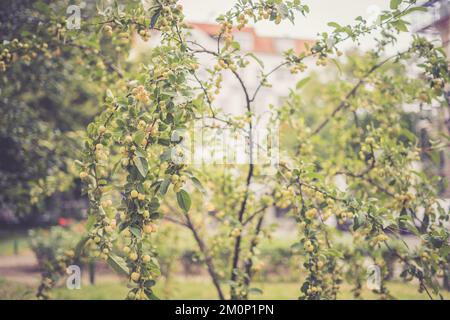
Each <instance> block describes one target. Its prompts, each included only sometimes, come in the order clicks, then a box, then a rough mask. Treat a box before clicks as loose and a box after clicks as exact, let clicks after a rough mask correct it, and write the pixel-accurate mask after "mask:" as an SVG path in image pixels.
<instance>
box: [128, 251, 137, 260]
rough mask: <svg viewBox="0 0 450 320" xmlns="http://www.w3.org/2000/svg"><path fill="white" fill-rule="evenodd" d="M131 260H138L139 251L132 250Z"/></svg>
mask: <svg viewBox="0 0 450 320" xmlns="http://www.w3.org/2000/svg"><path fill="white" fill-rule="evenodd" d="M129 257H130V260H131V261H136V260H137V258H138V255H137V253H136V252H132V253H130V256H129Z"/></svg>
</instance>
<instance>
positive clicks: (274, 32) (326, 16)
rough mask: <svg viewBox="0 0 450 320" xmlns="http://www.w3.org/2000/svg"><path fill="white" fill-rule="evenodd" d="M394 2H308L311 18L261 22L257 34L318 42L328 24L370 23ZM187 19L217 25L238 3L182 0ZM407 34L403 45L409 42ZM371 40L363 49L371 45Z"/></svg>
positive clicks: (217, 0) (257, 27)
mask: <svg viewBox="0 0 450 320" xmlns="http://www.w3.org/2000/svg"><path fill="white" fill-rule="evenodd" d="M389 2H390V0H304V1H303V3H304V4H307V5H308V6H309V7H310V13H309V14H308V15H307V17H303V16H302V15H301V14H298V17H297V19H296V23H295V25H292V24H291V23H290V22H289V21H283V22H282V23H281V24H280V25H278V26H277V25H275V24H274V23H272V22H258V24H257V25H256V31H257V33H258V34H261V35H265V36H279V37H293V38H306V39H314V38H315V37H316V35H317V33H318V32H323V31H329V30H331V28H330V27H328V26H327V23H328V22H330V21H334V22H337V23H339V24H341V25H345V24H352V23H353V22H354V19H355V18H356V17H357V16H362V17H364V18H366V19H369V20H370V17H373V16H377V13H378V12H380V11H381V10H385V9H388V8H389ZM180 3H181V4H183V7H184V11H185V14H186V18H187V20H189V21H195V22H214V21H215V18H216V17H217V16H218V15H219V14H221V13H224V12H226V11H227V10H228V9H230V8H231V7H232V6H233V4H234V3H235V0H181V1H180ZM408 38H409V37H408V36H407V35H403V36H402V39H401V41H399V46H398V48H397V49H399V48H400V47H403V46H404V45H405V44H406V43H407V39H408ZM370 44H371V42H370V41H368V40H364V41H362V46H363V47H367V46H370Z"/></svg>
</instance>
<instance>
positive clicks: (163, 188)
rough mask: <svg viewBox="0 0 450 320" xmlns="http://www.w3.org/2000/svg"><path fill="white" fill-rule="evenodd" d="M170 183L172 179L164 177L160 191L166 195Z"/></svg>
mask: <svg viewBox="0 0 450 320" xmlns="http://www.w3.org/2000/svg"><path fill="white" fill-rule="evenodd" d="M169 185H170V179H169V178H166V179H164V181H163V182H162V183H161V185H160V186H159V192H160V193H161V194H162V195H165V194H166V193H167V189H169Z"/></svg>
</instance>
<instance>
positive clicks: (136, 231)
mask: <svg viewBox="0 0 450 320" xmlns="http://www.w3.org/2000/svg"><path fill="white" fill-rule="evenodd" d="M130 232H131V233H132V234H133V235H134V236H135V237H136V238H140V237H141V230H140V229H139V228H137V227H130Z"/></svg>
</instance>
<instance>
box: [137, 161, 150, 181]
mask: <svg viewBox="0 0 450 320" xmlns="http://www.w3.org/2000/svg"><path fill="white" fill-rule="evenodd" d="M134 164H135V165H136V168H137V169H138V171H139V173H140V174H141V176H142V177H143V178H145V177H146V176H147V173H148V163H147V160H146V159H144V158H141V157H137V158H136V159H135V160H134Z"/></svg>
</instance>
